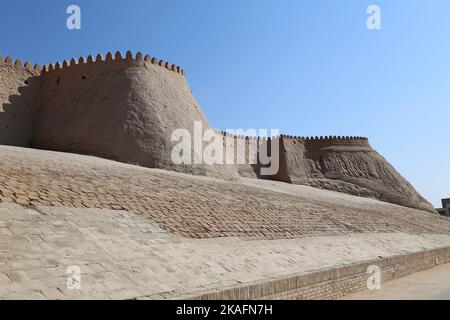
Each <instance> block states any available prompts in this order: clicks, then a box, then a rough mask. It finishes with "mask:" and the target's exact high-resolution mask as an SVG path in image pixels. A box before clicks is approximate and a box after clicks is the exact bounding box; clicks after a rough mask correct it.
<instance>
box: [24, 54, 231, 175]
mask: <svg viewBox="0 0 450 320" xmlns="http://www.w3.org/2000/svg"><path fill="white" fill-rule="evenodd" d="M40 105H41V108H40V111H39V115H38V118H37V121H36V125H35V128H34V134H33V141H32V145H33V147H35V148H41V149H50V150H57V151H65V152H76V153H83V154H90V155H96V156H100V157H106V158H109V159H113V160H117V161H121V162H127V163H132V164H138V165H141V166H145V167H150V168H160V169H167V170H173V171H178V172H183V173H190V174H198V175H206V176H214V177H222V178H234V177H237V176H238V174H237V170H236V168H235V167H234V166H231V165H230V166H223V165H222V166H220V165H217V166H214V165H213V166H211V165H202V164H199V165H195V164H192V165H176V164H174V163H173V162H172V159H171V154H172V149H173V146H174V142H172V141H171V135H172V132H173V131H174V130H176V129H186V130H188V131H189V132H190V133H191V134H192V135H193V131H194V122H195V121H200V122H201V123H202V125H203V130H206V129H209V128H210V125H209V123H208V121H207V119H206V117H205V116H204V114H203V113H202V111H201V109H200V108H199V106H198V104H197V102H196V100H195V98H194V97H193V96H192V93H191V90H190V89H189V86H188V83H187V81H186V79H185V77H184V71H183V69H181V68H180V67H178V66H175V65H173V64H170V63H168V62H165V61H162V60H158V59H156V58H151V57H149V56H145V57H143V56H142V55H141V54H140V53H138V54H137V55H136V57H135V58H133V56H132V54H131V53H130V52H128V53H127V54H126V57H125V58H123V57H122V55H121V54H120V53H116V55H115V56H113V55H112V54H110V53H108V54H107V56H106V58H105V59H103V58H102V56H100V55H99V56H97V57H96V58H94V57H92V56H89V57H88V58H87V60H84V58H80V59H79V60H78V61H77V60H75V59H73V60H72V61H70V62H69V61H65V62H64V63H63V64H60V63H58V64H56V65H50V66H46V67H45V68H44V72H43V74H42V79H41V101H40ZM193 146H194V144H192V150H191V151H192V156H193V157H194V152H195V150H194V147H193Z"/></svg>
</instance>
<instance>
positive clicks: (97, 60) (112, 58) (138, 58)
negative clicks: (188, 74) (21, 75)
mask: <svg viewBox="0 0 450 320" xmlns="http://www.w3.org/2000/svg"><path fill="white" fill-rule="evenodd" d="M102 64H103V65H104V64H108V65H113V64H116V65H120V64H122V65H123V64H134V65H140V66H145V65H155V66H159V67H161V68H164V69H167V70H169V71H172V72H175V73H178V74H181V75H184V69H183V68H181V67H180V66H177V65H175V64H172V63H170V62H167V61H164V60H159V59H157V58H155V57H151V56H149V55H145V56H143V54H142V53H140V52H138V53H136V55H133V53H132V52H131V51H127V53H126V54H125V57H124V56H123V55H122V53H121V52H120V51H117V52H116V53H115V54H114V55H113V54H112V53H111V52H108V53H107V54H106V55H105V57H103V55H101V54H97V55H96V56H95V57H94V56H93V55H89V56H87V58H85V57H80V58H78V59H76V58H72V59H71V60H70V61H69V60H64V61H63V62H56V63H51V64H47V65H45V66H44V67H43V72H44V73H53V72H58V71H62V70H65V69H71V68H74V67H75V68H76V67H80V66H82V65H86V66H92V67H94V66H98V65H102Z"/></svg>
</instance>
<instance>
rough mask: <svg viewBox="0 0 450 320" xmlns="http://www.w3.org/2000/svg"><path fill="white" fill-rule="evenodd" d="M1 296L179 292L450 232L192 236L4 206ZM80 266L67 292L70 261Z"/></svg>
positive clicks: (409, 247)
mask: <svg viewBox="0 0 450 320" xmlns="http://www.w3.org/2000/svg"><path fill="white" fill-rule="evenodd" d="M0 217H1V219H0V221H1V222H0V261H1V262H0V298H3V299H22V298H24V299H44V298H46V299H74V298H75V299H82V298H103V299H133V298H149V299H163V298H177V297H185V296H192V295H195V294H196V293H197V292H205V291H211V290H220V289H223V288H230V287H233V286H237V285H242V284H245V283H253V282H261V281H264V280H268V279H273V278H280V277H281V278H282V277H287V276H289V275H291V274H299V273H307V272H310V271H312V270H317V269H320V268H324V267H333V266H339V265H347V264H350V263H353V262H356V261H365V260H369V259H375V258H378V257H381V256H383V257H386V256H392V255H397V254H400V253H407V252H416V251H418V250H426V249H432V248H436V247H441V246H443V245H445V244H448V243H450V235H406V234H399V233H391V234H373V233H368V234H364V235H362V234H360V235H351V236H350V235H344V236H324V237H307V238H299V239H280V240H247V241H245V240H242V239H239V238H217V239H187V238H181V237H176V236H174V235H171V234H168V233H167V232H166V231H164V230H163V229H162V228H161V227H160V226H159V225H158V224H156V223H152V222H150V221H149V220H147V219H144V218H142V217H140V216H138V215H135V214H133V213H129V212H126V211H113V210H106V209H103V210H100V209H77V208H54V207H53V208H49V207H37V208H35V209H27V208H23V207H21V206H18V205H5V204H2V205H0ZM69 266H78V267H80V271H81V290H69V289H68V288H67V280H68V277H69V275H70V274H69V273H67V271H68V269H67V268H68V267H69Z"/></svg>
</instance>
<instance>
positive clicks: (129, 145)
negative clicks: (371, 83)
mask: <svg viewBox="0 0 450 320" xmlns="http://www.w3.org/2000/svg"><path fill="white" fill-rule="evenodd" d="M0 81H1V82H0V144H6V145H14V146H20V147H32V148H39V149H48V150H56V151H63V152H74V153H82V154H88V155H95V156H100V157H104V158H109V159H113V160H117V161H121V162H126V163H132V164H137V165H141V166H145V167H150V168H161V169H166V170H172V171H178V172H183V173H190V174H195V175H206V176H212V177H220V178H226V179H236V178H238V177H239V176H242V177H250V178H262V179H271V180H278V181H283V182H287V183H294V184H302V185H308V186H312V187H317V188H322V189H329V190H334V191H339V192H345V193H350V194H353V195H357V196H363V197H371V198H376V199H379V200H383V201H387V202H392V203H395V204H399V205H402V206H408V207H413V208H419V209H424V210H428V211H430V212H431V211H432V212H435V211H434V209H433V207H432V206H431V205H430V204H429V203H428V202H427V201H426V200H425V199H424V198H423V197H422V196H421V195H420V194H419V193H418V192H417V191H416V190H415V189H414V188H413V187H412V186H411V185H410V184H409V183H408V182H407V181H406V180H405V179H404V178H403V177H402V176H401V175H400V174H399V173H398V172H397V171H396V170H395V169H394V168H393V167H392V166H391V165H390V164H389V163H388V162H387V161H386V160H385V159H384V158H383V157H382V156H381V155H379V154H378V153H377V152H376V151H375V150H374V149H373V148H372V147H371V146H370V144H369V142H368V140H367V139H366V138H363V137H315V138H303V137H293V136H286V135H281V136H279V137H271V138H268V139H267V140H265V139H263V138H254V137H242V136H237V137H233V140H234V141H235V142H237V141H238V140H243V141H244V145H245V157H246V159H247V164H238V165H175V164H174V163H173V162H172V160H171V152H172V148H173V143H172V141H171V134H172V132H173V131H174V130H175V129H179V128H183V129H187V130H188V131H191V134H193V132H192V131H193V123H194V121H201V122H202V123H203V129H204V130H206V129H209V128H211V127H210V125H209V123H208V121H207V119H206V117H205V115H204V114H203V112H202V111H201V109H200V107H199V106H198V104H197V102H196V100H195V98H194V97H193V96H192V94H191V91H190V89H189V86H188V83H187V81H186V79H185V77H184V71H183V69H182V68H180V67H178V66H176V65H174V64H170V63H168V62H166V61H163V60H158V59H156V58H152V57H150V56H145V57H144V56H143V55H142V54H140V53H138V54H136V55H135V56H133V55H132V53H131V52H127V54H126V56H125V57H123V56H122V55H121V54H120V53H119V52H118V53H116V54H115V55H114V56H113V55H112V54H111V53H108V54H107V55H106V57H105V58H103V57H102V56H101V55H98V56H96V57H95V58H94V57H93V56H88V57H87V59H84V58H80V59H78V60H76V59H72V60H71V61H64V62H63V63H56V64H50V65H46V66H44V67H43V68H41V67H40V66H38V65H36V66H34V67H32V65H31V64H30V63H29V62H26V63H25V64H23V63H22V62H21V61H20V60H17V61H16V62H14V63H13V60H12V58H9V57H8V58H6V59H5V60H3V59H2V58H0ZM266 141H267V143H268V145H269V149H270V145H271V144H272V143H273V142H275V141H276V142H279V148H280V156H279V162H280V170H279V171H278V173H277V174H276V175H274V176H262V175H261V173H260V169H261V167H262V165H261V163H260V161H257V162H256V163H255V164H248V160H249V155H250V154H251V152H250V150H253V149H254V148H256V149H257V152H258V153H259V151H260V148H261V145H262V144H261V142H266ZM224 143H226V142H224ZM252 148H253V149H252ZM194 153H195V150H194V149H192V154H194ZM235 156H236V153H235ZM258 158H259V156H258Z"/></svg>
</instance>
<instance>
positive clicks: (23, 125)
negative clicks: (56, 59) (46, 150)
mask: <svg viewBox="0 0 450 320" xmlns="http://www.w3.org/2000/svg"><path fill="white" fill-rule="evenodd" d="M38 87H39V77H37V76H32V77H29V78H28V79H26V80H25V81H24V84H23V85H22V86H20V87H18V88H17V90H15V92H16V94H12V95H10V96H9V97H8V96H4V97H1V98H2V99H1V102H2V105H1V108H0V145H13V146H20V147H30V146H31V136H32V128H33V120H34V119H35V116H36V112H37V108H36V105H37V103H36V97H37V96H36V94H37V90H38Z"/></svg>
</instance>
